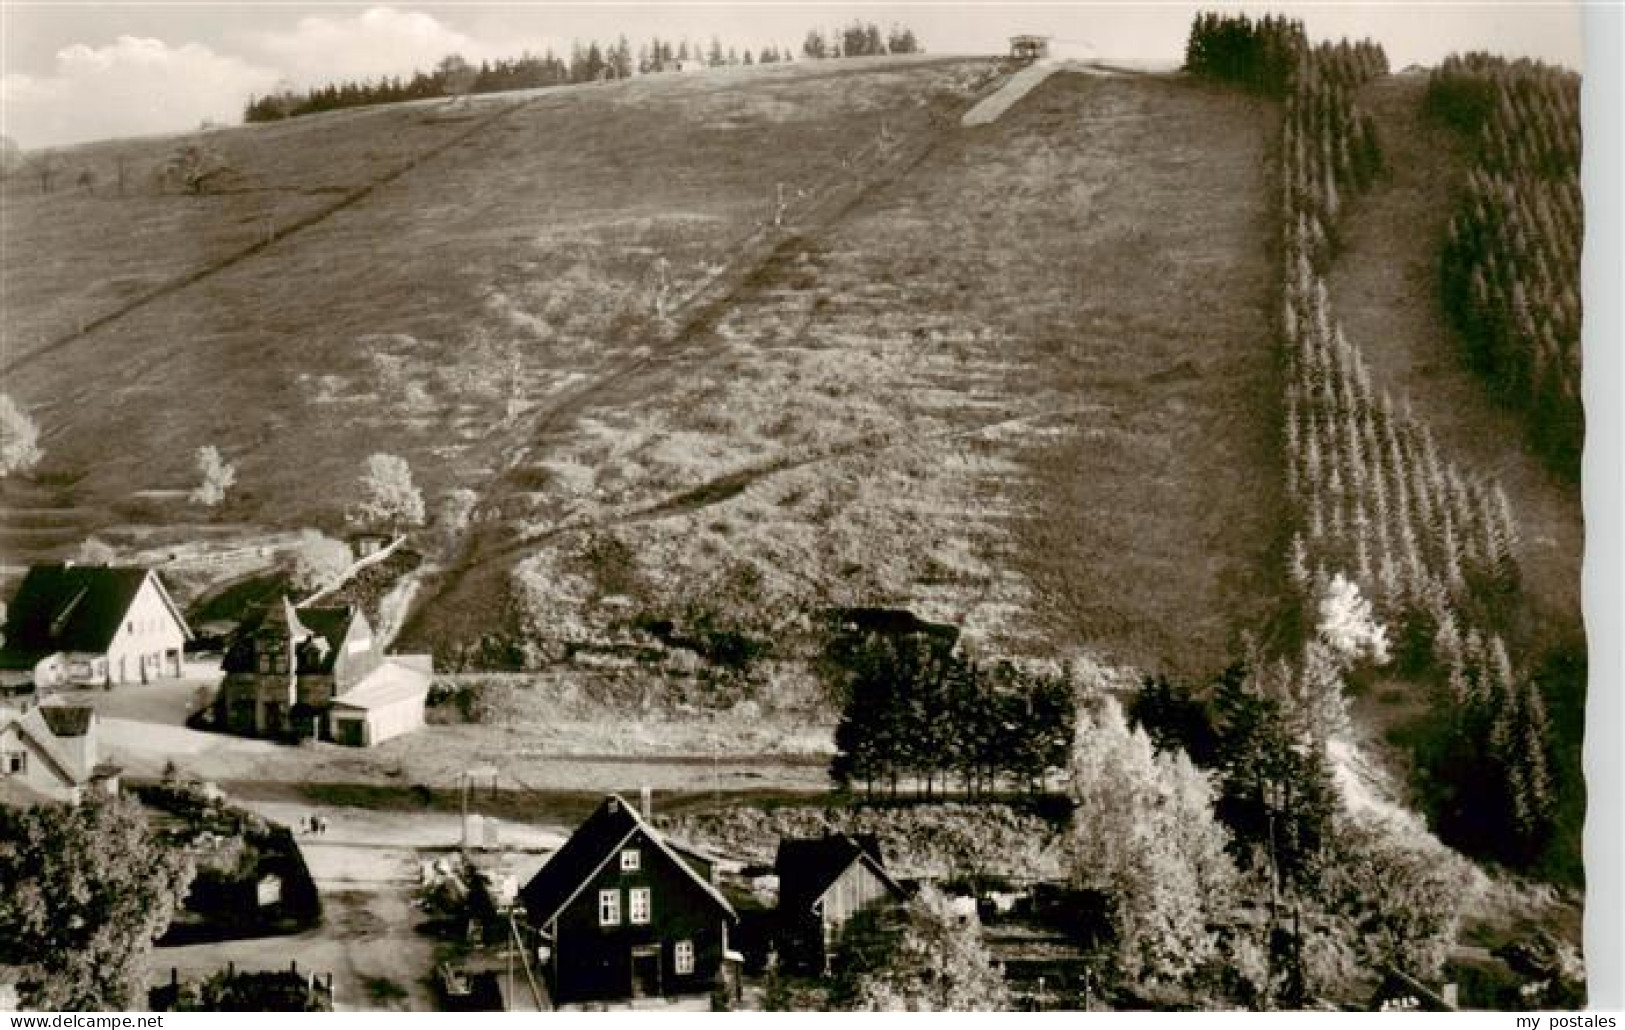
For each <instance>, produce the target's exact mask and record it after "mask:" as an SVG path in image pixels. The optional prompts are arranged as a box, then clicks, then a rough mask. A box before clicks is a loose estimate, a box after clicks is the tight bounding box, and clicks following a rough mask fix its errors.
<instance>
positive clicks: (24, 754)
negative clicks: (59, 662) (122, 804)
mask: <svg viewBox="0 0 1625 1030" xmlns="http://www.w3.org/2000/svg"><path fill="white" fill-rule="evenodd" d="M118 775H119V771H118V769H116V768H114V767H113V766H111V765H108V764H107V763H105V762H103V761H102V758H101V749H100V742H99V739H98V734H97V725H96V712H95V709H93V708H91V707H90V706H88V705H74V704H61V703H55V702H50V701H47V702H45V703H43V704H38V705H31V706H29V707H28V708H26V709H18V708H7V707H0V804H11V803H15V804H32V803H35V802H39V801H70V802H71V801H78V800H79V799H80V798H81V797H83V796H84V793H85V792H86V791H87V790H101V791H106V792H108V793H117V792H118Z"/></svg>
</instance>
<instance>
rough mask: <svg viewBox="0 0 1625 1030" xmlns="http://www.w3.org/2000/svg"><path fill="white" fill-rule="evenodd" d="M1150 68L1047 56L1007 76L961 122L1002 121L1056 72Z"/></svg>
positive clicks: (1121, 71) (972, 124)
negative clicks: (997, 87)
mask: <svg viewBox="0 0 1625 1030" xmlns="http://www.w3.org/2000/svg"><path fill="white" fill-rule="evenodd" d="M1148 70H1149V69H1147V70H1141V69H1136V68H1131V67H1127V66H1124V65H1116V66H1114V65H1110V64H1103V63H1101V62H1099V61H1064V60H1060V59H1057V58H1053V57H1046V58H1044V59H1042V60H1039V61H1034V62H1033V63H1032V64H1029V65H1028V66H1027V67H1025V68H1023V69H1021V71H1019V72H1016V73H1015V74H1014V75H1012V76H1010V77H1009V78H1008V79H1006V80H1005V82H1004V85H1003V86H1001V87H999V89H998V90H996V91H995V92H993V93H991V94H989V95H988V96H986V97H983V98H982V101H981V102H980V103H978V104H977V105H976V106H974V107H972V108H971V109H970V110H969V111H966V112H965V114H964V117H962V118H960V119H959V124H960V125H961V126H963V127H965V128H967V129H969V128H974V127H976V126H978V125H990V124H992V123H993V122H996V121H998V120H999V118H1000V117H1001V116H1003V114H1004V113H1005V112H1006V111H1008V110H1010V109H1011V108H1012V107H1014V106H1016V104H1018V103H1020V102H1021V98H1022V97H1025V96H1026V95H1027V94H1029V93H1031V92H1032V91H1033V90H1035V89H1037V88H1038V87H1039V85H1040V84H1042V83H1043V81H1044V80H1045V79H1047V78H1049V77H1050V76H1051V75H1054V74H1055V73H1056V72H1079V73H1081V74H1084V75H1100V76H1105V77H1111V76H1116V75H1141V74H1146V71H1148Z"/></svg>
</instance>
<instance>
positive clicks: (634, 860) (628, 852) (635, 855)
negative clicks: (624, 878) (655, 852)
mask: <svg viewBox="0 0 1625 1030" xmlns="http://www.w3.org/2000/svg"><path fill="white" fill-rule="evenodd" d="M642 868H643V852H641V851H639V850H638V849H637V848H622V849H621V872H623V873H635V872H637V871H638V870H639V869H642Z"/></svg>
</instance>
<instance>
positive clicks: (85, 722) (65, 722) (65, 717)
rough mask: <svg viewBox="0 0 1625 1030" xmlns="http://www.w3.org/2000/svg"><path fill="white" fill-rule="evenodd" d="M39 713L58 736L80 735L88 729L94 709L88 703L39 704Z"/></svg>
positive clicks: (94, 714) (94, 713) (94, 712)
mask: <svg viewBox="0 0 1625 1030" xmlns="http://www.w3.org/2000/svg"><path fill="white" fill-rule="evenodd" d="M39 713H40V715H41V716H43V717H44V719H45V725H47V726H49V727H51V733H52V734H54V735H56V736H58V737H82V736H84V735H85V734H86V733H87V732H88V731H89V730H90V720H91V719H93V718H95V717H96V710H95V709H94V708H91V707H90V706H89V705H40V707H39Z"/></svg>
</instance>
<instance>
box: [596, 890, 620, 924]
mask: <svg viewBox="0 0 1625 1030" xmlns="http://www.w3.org/2000/svg"><path fill="white" fill-rule="evenodd" d="M598 925H599V926H619V925H621V892H620V891H618V890H613V891H599V892H598Z"/></svg>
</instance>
